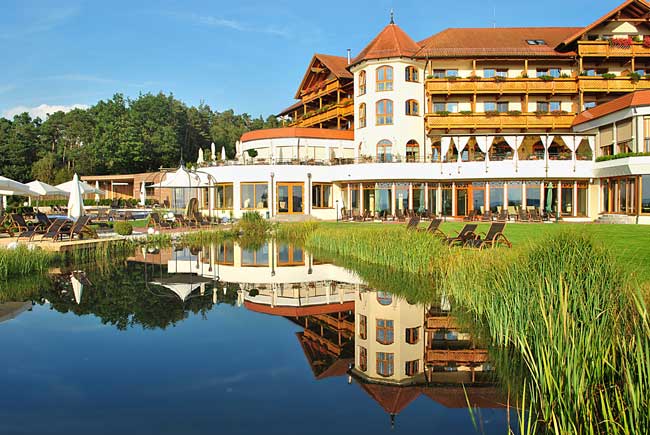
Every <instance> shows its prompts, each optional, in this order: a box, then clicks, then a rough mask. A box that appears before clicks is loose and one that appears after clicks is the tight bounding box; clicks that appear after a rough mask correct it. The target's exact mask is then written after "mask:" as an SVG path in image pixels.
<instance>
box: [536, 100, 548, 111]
mask: <svg viewBox="0 0 650 435" xmlns="http://www.w3.org/2000/svg"><path fill="white" fill-rule="evenodd" d="M548 107H549V105H548V103H547V102H546V101H538V102H537V111H538V112H543V113H548Z"/></svg>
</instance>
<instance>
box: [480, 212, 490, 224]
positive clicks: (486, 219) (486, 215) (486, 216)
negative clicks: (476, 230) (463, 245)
mask: <svg viewBox="0 0 650 435" xmlns="http://www.w3.org/2000/svg"><path fill="white" fill-rule="evenodd" d="M481 221H482V222H491V221H492V211H491V210H487V211H486V212H485V213H483V216H482V217H481Z"/></svg>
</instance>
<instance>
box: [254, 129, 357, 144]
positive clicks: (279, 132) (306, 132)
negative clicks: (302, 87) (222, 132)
mask: <svg viewBox="0 0 650 435" xmlns="http://www.w3.org/2000/svg"><path fill="white" fill-rule="evenodd" d="M281 137H305V138H311V139H341V140H354V130H331V129H327V128H304V127H284V128H268V129H265V130H253V131H249V132H246V133H244V134H243V135H242V137H241V141H242V142H248V141H252V140H260V139H278V138H281Z"/></svg>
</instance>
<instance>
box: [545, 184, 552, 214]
mask: <svg viewBox="0 0 650 435" xmlns="http://www.w3.org/2000/svg"><path fill="white" fill-rule="evenodd" d="M552 210H553V183H548V187H547V188H546V212H547V213H551V211H552Z"/></svg>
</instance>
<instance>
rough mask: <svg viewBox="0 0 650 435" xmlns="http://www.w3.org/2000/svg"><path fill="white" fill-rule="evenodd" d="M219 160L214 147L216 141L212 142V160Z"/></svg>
mask: <svg viewBox="0 0 650 435" xmlns="http://www.w3.org/2000/svg"><path fill="white" fill-rule="evenodd" d="M216 160H217V152H216V150H215V149H214V142H212V143H211V144H210V161H212V162H214V161H216Z"/></svg>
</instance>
